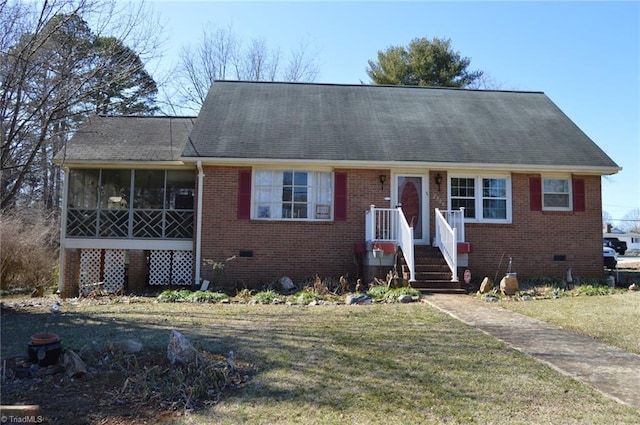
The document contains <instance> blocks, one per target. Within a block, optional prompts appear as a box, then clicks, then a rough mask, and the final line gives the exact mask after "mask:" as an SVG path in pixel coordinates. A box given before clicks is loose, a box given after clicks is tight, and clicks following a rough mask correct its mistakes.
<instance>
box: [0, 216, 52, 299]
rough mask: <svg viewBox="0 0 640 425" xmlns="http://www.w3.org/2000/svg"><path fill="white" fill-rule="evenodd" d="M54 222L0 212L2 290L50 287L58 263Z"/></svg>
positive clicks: (48, 219)
mask: <svg viewBox="0 0 640 425" xmlns="http://www.w3.org/2000/svg"><path fill="white" fill-rule="evenodd" d="M58 233H59V229H58V225H57V222H56V220H55V219H53V218H51V217H43V216H39V215H38V216H27V215H19V214H16V213H3V214H2V215H1V216H0V237H1V239H2V243H1V244H0V276H2V279H1V281H2V283H1V286H0V288H1V289H2V290H7V289H13V288H20V287H21V288H25V287H26V288H35V287H37V286H52V285H54V284H55V283H56V282H55V280H54V279H55V276H56V271H55V270H54V267H55V265H56V263H57V261H58Z"/></svg>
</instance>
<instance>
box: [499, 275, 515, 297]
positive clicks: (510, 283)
mask: <svg viewBox="0 0 640 425" xmlns="http://www.w3.org/2000/svg"><path fill="white" fill-rule="evenodd" d="M518 289H519V288H518V278H517V277H516V276H515V273H507V275H506V276H505V277H503V278H502V280H501V281H500V291H501V292H502V293H503V294H505V295H515V294H516V293H517V292H518Z"/></svg>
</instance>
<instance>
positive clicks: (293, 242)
mask: <svg viewBox="0 0 640 425" xmlns="http://www.w3.org/2000/svg"><path fill="white" fill-rule="evenodd" d="M239 170H241V168H236V167H205V170H204V171H205V181H204V184H203V187H204V194H203V229H202V258H203V259H212V260H215V261H222V260H224V259H225V258H229V257H231V256H232V255H238V253H239V252H240V250H243V251H244V250H248V251H253V258H238V259H236V260H234V261H231V262H228V263H226V268H225V273H224V282H223V285H224V286H236V285H237V286H242V285H247V286H248V287H256V286H259V285H261V284H264V283H269V282H273V281H275V280H276V279H278V278H280V277H282V276H289V277H290V278H291V279H293V280H294V281H295V282H303V281H305V280H306V279H309V278H311V277H312V276H313V275H314V274H316V273H317V274H318V275H320V276H321V277H323V278H324V277H338V276H340V275H341V274H344V273H349V275H350V276H351V277H352V278H355V276H356V274H357V267H356V265H355V262H354V244H355V243H356V242H361V241H363V240H364V236H365V222H364V217H365V211H367V210H368V209H369V206H370V205H371V204H375V205H378V206H381V207H388V206H389V202H388V201H385V200H384V197H385V196H389V182H390V176H389V175H388V171H385V170H336V171H344V172H347V174H348V176H347V193H348V200H347V217H346V218H347V219H346V221H332V222H293V221H292V222H287V221H261V220H238V219H236V217H237V211H236V208H237V205H238V202H237V201H238V200H237V194H238V171H239ZM380 174H385V175H387V180H386V181H387V182H386V183H385V187H384V190H382V189H381V187H380V180H379V175H380ZM201 274H202V278H203V279H211V277H212V272H211V270H210V268H209V267H208V266H205V265H203V267H202V273H201Z"/></svg>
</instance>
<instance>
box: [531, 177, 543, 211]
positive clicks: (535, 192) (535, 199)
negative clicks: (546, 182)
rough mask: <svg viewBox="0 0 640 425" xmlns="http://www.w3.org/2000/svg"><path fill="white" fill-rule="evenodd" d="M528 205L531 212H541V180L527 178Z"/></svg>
mask: <svg viewBox="0 0 640 425" xmlns="http://www.w3.org/2000/svg"><path fill="white" fill-rule="evenodd" d="M529 205H530V209H531V211H542V179H541V178H540V177H530V178H529Z"/></svg>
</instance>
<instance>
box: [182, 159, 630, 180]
mask: <svg viewBox="0 0 640 425" xmlns="http://www.w3.org/2000/svg"><path fill="white" fill-rule="evenodd" d="M181 159H182V160H183V161H184V162H190V161H200V162H204V163H206V164H208V165H231V166H248V165H250V166H254V167H255V166H264V167H269V166H281V165H286V166H291V165H294V166H297V167H310V166H312V167H327V168H359V169H375V168H394V169H398V170H400V169H403V168H406V169H431V170H455V171H474V172H486V171H491V172H496V171H502V172H515V173H531V174H540V173H543V172H548V173H551V172H556V173H557V172H562V173H573V174H584V175H600V176H602V175H613V174H616V173H618V172H620V171H622V167H620V166H618V165H610V166H609V165H601V166H599V165H566V164H561V165H549V164H545V165H539V164H507V163H505V164H502V163H495V164H491V163H477V162H473V163H472V162H469V163H459V162H443V161H434V162H426V161H361V160H334V159H273V158H221V157H211V158H204V160H203V158H201V157H186V156H185V157H181Z"/></svg>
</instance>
